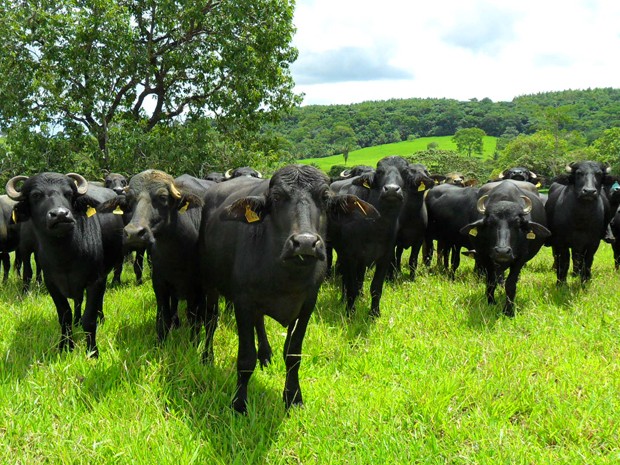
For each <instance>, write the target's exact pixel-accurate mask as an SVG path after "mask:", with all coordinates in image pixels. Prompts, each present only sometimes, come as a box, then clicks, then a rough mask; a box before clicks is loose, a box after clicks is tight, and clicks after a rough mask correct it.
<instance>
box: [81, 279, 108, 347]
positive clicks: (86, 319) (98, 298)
mask: <svg viewBox="0 0 620 465" xmlns="http://www.w3.org/2000/svg"><path fill="white" fill-rule="evenodd" d="M105 285H106V281H105V278H103V279H99V280H97V281H95V282H94V283H93V284H92V285H90V286H89V287H88V288H86V306H85V308H84V315H82V328H83V329H84V332H85V333H86V349H87V350H88V353H89V354H90V355H91V356H92V357H94V358H97V357H98V356H99V350H98V349H97V318H98V317H99V314H101V313H103V295H104V294H105Z"/></svg>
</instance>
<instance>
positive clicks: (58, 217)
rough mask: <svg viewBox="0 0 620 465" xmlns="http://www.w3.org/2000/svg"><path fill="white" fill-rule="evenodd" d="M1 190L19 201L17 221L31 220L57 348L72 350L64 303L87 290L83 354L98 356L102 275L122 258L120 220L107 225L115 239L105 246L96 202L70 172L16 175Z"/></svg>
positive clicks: (78, 299)
mask: <svg viewBox="0 0 620 465" xmlns="http://www.w3.org/2000/svg"><path fill="white" fill-rule="evenodd" d="M21 182H23V184H21V186H19V184H20V183H21ZM6 191H7V194H8V195H9V197H11V198H12V199H13V200H16V201H17V202H18V204H17V205H16V207H15V210H16V212H17V216H18V218H19V219H21V220H24V219H28V218H30V219H31V221H32V228H33V232H34V235H35V237H36V255H37V257H38V261H39V264H40V266H41V268H42V270H43V275H44V279H45V285H46V287H47V289H48V291H49V293H50V295H51V297H52V299H53V300H54V304H55V306H56V310H57V312H58V320H59V322H60V327H61V340H60V344H59V348H60V349H61V350H63V349H69V350H71V349H73V346H74V342H73V338H72V323H73V321H72V320H73V318H72V313H71V307H70V306H69V302H68V300H67V299H69V298H70V299H74V300H75V301H76V303H78V302H81V300H82V299H83V296H84V291H86V307H85V310H84V315H83V316H82V327H83V328H84V331H85V333H86V342H87V348H88V351H89V353H90V354H91V355H92V356H94V357H97V356H98V349H97V343H96V331H97V315H98V313H99V312H101V311H102V309H103V296H104V293H105V288H106V276H107V274H108V273H109V271H110V270H111V269H112V267H113V265H114V264H115V263H117V261H118V255H119V254H120V253H121V241H122V236H121V231H122V221H121V219H120V218H117V220H114V219H113V218H112V219H111V220H112V221H110V222H109V223H107V222H106V223H107V224H108V226H107V227H112V228H113V229H114V230H115V231H117V234H116V236H115V237H116V243H114V241H107V242H104V239H103V235H104V231H103V228H102V222H101V221H100V216H99V215H95V214H94V213H95V212H94V209H93V207H94V206H96V205H97V201H96V200H94V199H93V198H91V197H89V196H88V195H87V192H88V183H87V181H86V180H85V179H84V178H83V177H82V176H80V175H79V174H75V173H70V174H67V175H63V174H58V173H41V174H38V175H35V176H32V177H30V178H28V177H26V176H16V177H14V178H12V179H10V180H9V182H8V183H7V185H6ZM112 236H114V234H111V237H112Z"/></svg>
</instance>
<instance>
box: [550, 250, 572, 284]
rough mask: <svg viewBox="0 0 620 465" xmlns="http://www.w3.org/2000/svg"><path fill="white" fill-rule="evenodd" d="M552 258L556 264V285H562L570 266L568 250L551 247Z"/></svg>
mask: <svg viewBox="0 0 620 465" xmlns="http://www.w3.org/2000/svg"><path fill="white" fill-rule="evenodd" d="M553 256H554V258H555V263H556V274H557V284H558V285H560V284H564V283H565V282H566V275H567V274H568V267H569V266H570V252H569V249H568V248H567V247H562V248H560V247H553Z"/></svg>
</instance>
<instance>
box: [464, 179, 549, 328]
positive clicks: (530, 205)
mask: <svg viewBox="0 0 620 465" xmlns="http://www.w3.org/2000/svg"><path fill="white" fill-rule="evenodd" d="M477 210H478V212H479V213H480V214H482V215H483V216H482V218H481V219H479V220H477V221H474V222H472V223H470V224H468V225H466V226H464V227H463V228H462V229H461V234H463V235H466V236H469V237H470V238H471V241H472V243H473V245H474V247H475V249H476V260H477V263H478V265H479V266H480V267H481V268H482V269H483V270H484V273H485V275H486V296H487V301H488V302H489V303H490V304H491V303H493V304H494V303H495V288H496V287H497V283H498V280H499V279H500V278H502V277H503V274H504V271H506V270H509V273H508V277H507V278H506V282H505V288H506V304H505V305H504V314H505V315H508V316H513V315H514V300H515V295H516V292H517V281H518V279H519V273H520V272H521V268H523V266H524V265H525V264H526V263H527V262H528V261H529V260H531V259H532V258H533V257H534V256H535V255H536V254H537V253H538V251H539V250H540V248H541V247H542V246H543V244H544V242H545V239H546V238H548V237H549V236H550V234H551V233H550V232H549V230H548V229H547V227H546V218H545V209H544V207H543V204H542V202H541V201H540V198H539V197H538V195H537V194H533V193H532V192H531V191H529V190H527V189H521V188H520V187H519V186H518V185H517V183H514V182H512V181H509V180H506V181H502V182H500V183H498V184H497V185H496V186H495V187H494V188H493V189H491V190H489V191H488V193H484V194H481V195H480V197H479V198H478V201H477Z"/></svg>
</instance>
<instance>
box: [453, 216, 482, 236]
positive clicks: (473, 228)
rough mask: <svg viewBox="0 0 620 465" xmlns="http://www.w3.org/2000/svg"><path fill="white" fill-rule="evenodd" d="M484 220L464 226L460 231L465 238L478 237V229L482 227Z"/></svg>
mask: <svg viewBox="0 0 620 465" xmlns="http://www.w3.org/2000/svg"><path fill="white" fill-rule="evenodd" d="M483 223H484V220H478V221H474V222H473V223H469V224H468V225H467V226H463V227H462V228H461V230H460V231H459V232H460V233H461V234H463V235H464V236H466V235H468V234H469V235H470V236H472V237H476V236H477V235H478V228H479V227H480V226H482V225H483Z"/></svg>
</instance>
